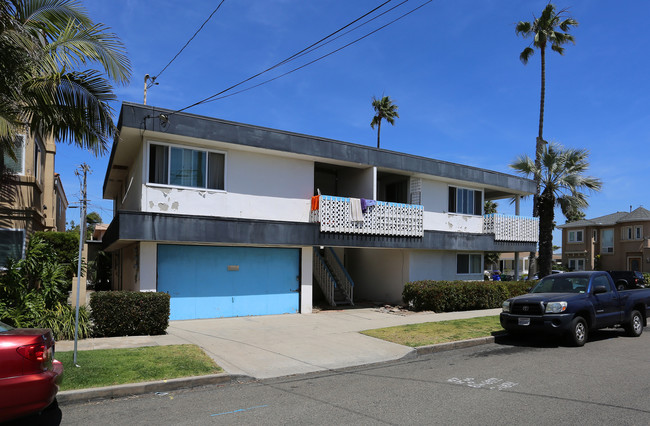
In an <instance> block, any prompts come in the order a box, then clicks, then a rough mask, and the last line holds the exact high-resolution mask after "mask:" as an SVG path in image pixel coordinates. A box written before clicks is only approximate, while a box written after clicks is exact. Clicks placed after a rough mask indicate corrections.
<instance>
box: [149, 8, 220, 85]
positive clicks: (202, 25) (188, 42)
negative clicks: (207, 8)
mask: <svg viewBox="0 0 650 426" xmlns="http://www.w3.org/2000/svg"><path fill="white" fill-rule="evenodd" d="M225 1H226V0H221V3H219V5H218V6H217V7H216V9H214V10H213V11H212V13H211V14H210V16H208V19H206V20H205V21H203V24H201V26H200V27H199V29H198V30H196V32H195V33H194V35H193V36H192V37H190V39H189V40H187V43H185V46H183V47H182V48H181V50H179V51H178V53H177V54H176V55H174V57H173V58H172V59H171V61H169V62H168V63H167V65H165V67H164V68H163V69H162V70H161V71H160V72H159V73H158V74H156V75H155V76H154V77H151V83H152V84H153V83H154V82H155V81H156V79H157V78H158V77H160V75H161V74H162V73H163V72H165V70H166V69H167V67H169V66H170V65H171V64H172V62H174V61H175V60H176V58H178V55H180V54H181V53H182V52H183V50H185V48H186V47H187V46H188V45H189V44H190V43H191V42H192V40H194V37H196V35H197V34H198V33H199V32H201V30H202V29H203V27H204V26H205V24H207V23H208V21H209V20H210V19H211V18H212V16H213V15H214V14H215V13H217V11H218V10H219V8H220V7H221V5H222V4H223V2H225Z"/></svg>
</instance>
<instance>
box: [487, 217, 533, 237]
mask: <svg viewBox="0 0 650 426" xmlns="http://www.w3.org/2000/svg"><path fill="white" fill-rule="evenodd" d="M483 232H484V233H486V234H494V240H495V241H522V242H530V243H533V242H535V243H536V242H537V241H538V240H539V218H537V217H526V216H513V215H506V214H497V213H493V214H486V215H484V216H483Z"/></svg>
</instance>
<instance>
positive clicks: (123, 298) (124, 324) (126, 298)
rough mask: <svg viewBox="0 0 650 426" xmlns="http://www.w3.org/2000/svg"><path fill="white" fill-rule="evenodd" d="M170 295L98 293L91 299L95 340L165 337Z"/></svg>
mask: <svg viewBox="0 0 650 426" xmlns="http://www.w3.org/2000/svg"><path fill="white" fill-rule="evenodd" d="M169 299H170V298H169V294H167V293H152V292H142V293H141V292H135V291H98V292H95V293H93V294H92V295H91V296H90V310H91V314H90V318H91V320H92V321H93V333H92V334H93V336H94V337H113V336H146V335H157V334H165V330H167V327H168V326H169Z"/></svg>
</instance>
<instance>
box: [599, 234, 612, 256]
mask: <svg viewBox="0 0 650 426" xmlns="http://www.w3.org/2000/svg"><path fill="white" fill-rule="evenodd" d="M605 232H611V233H612V245H611V246H605V237H604V233H605ZM614 245H615V242H614V228H606V229H601V230H600V253H601V254H611V253H614ZM610 248H611V251H610V250H605V249H610Z"/></svg>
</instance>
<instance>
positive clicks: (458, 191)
mask: <svg viewBox="0 0 650 426" xmlns="http://www.w3.org/2000/svg"><path fill="white" fill-rule="evenodd" d="M449 213H462V214H473V215H482V214H483V192H482V191H477V190H474V189H467V188H456V187H454V186H450V187H449Z"/></svg>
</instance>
